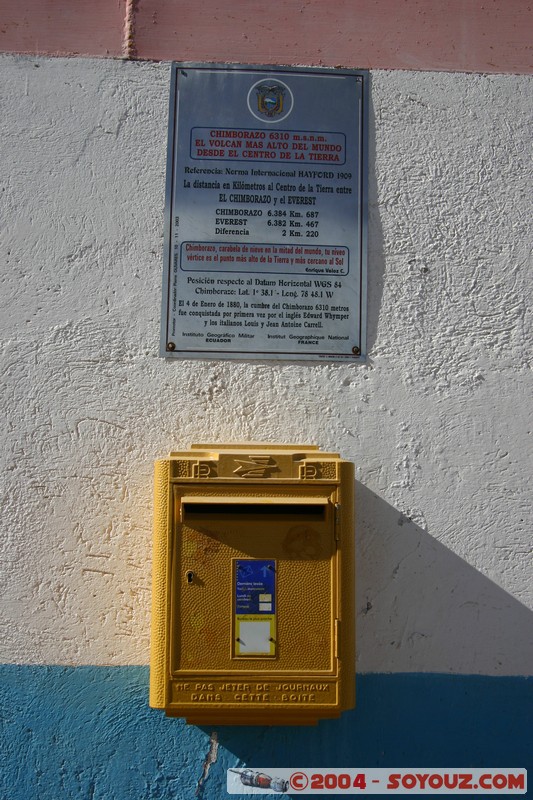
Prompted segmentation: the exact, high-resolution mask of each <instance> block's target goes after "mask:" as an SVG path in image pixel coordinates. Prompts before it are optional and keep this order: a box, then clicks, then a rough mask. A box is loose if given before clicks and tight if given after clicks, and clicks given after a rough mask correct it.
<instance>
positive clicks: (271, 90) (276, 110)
mask: <svg viewBox="0 0 533 800" xmlns="http://www.w3.org/2000/svg"><path fill="white" fill-rule="evenodd" d="M255 91H256V95H257V110H258V111H259V113H260V114H264V116H265V117H277V116H279V115H280V114H282V113H283V101H284V98H285V88H284V87H283V86H281V85H280V84H279V83H261V84H259V86H256V87H255Z"/></svg>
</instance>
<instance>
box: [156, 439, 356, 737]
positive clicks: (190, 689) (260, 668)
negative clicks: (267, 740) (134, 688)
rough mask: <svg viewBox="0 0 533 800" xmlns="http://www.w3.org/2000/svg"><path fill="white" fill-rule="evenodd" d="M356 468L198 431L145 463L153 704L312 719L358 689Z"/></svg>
mask: <svg viewBox="0 0 533 800" xmlns="http://www.w3.org/2000/svg"><path fill="white" fill-rule="evenodd" d="M353 498H354V467H353V464H351V463H350V462H348V461H343V460H342V459H340V457H339V456H338V455H337V454H336V453H322V452H320V450H319V448H318V447H315V446H313V445H303V446H301V445H271V444H268V445H267V444H265V445H263V444H253V445H252V444H245V445H244V444H235V445H232V444H216V445H215V444H197V445H192V447H191V449H190V450H189V451H187V452H183V453H171V454H170V456H169V457H168V458H166V459H163V460H162V461H157V462H156V466H155V525H154V561H153V602H152V645H151V659H150V705H151V706H153V707H154V708H163V709H165V711H166V713H167V714H168V715H169V716H179V717H186V719H187V722H190V723H195V724H204V723H206V724H218V725H220V724H227V725H254V724H255V725H309V724H315V723H316V722H317V721H318V720H319V719H323V718H328V717H338V716H339V715H340V713H341V712H342V711H343V710H345V709H348V708H352V707H353V705H354V702H355V622H354V508H353V506H354V500H353Z"/></svg>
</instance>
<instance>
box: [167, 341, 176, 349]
mask: <svg viewBox="0 0 533 800" xmlns="http://www.w3.org/2000/svg"><path fill="white" fill-rule="evenodd" d="M175 349H176V345H175V344H174V342H167V350H175Z"/></svg>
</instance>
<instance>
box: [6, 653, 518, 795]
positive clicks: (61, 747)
mask: <svg viewBox="0 0 533 800" xmlns="http://www.w3.org/2000/svg"><path fill="white" fill-rule="evenodd" d="M147 694H148V668H147V667H78V668H68V667H19V666H12V665H8V666H0V695H1V709H2V711H1V714H2V727H1V734H0V752H1V766H2V770H1V771H0V798H2V800H4V798H5V800H33V798H35V800H67V799H68V798H76V800H79V798H87V799H88V800H151V799H152V798H153V799H154V800H155V798H157V800H167V798H168V800H170V799H171V798H172V800H181V798H191V799H192V798H194V797H195V796H199V797H201V798H203V800H211V798H213V800H215V798H216V800H219V799H220V798H223V797H227V796H228V795H227V794H226V789H225V786H226V769H227V768H228V767H232V766H243V765H246V766H251V767H254V766H258V767H262V766H271V767H273V766H278V767H293V766H294V767H306V766H313V767H463V768H464V767H487V768H491V767H521V768H526V769H528V768H530V770H532V771H530V775H529V777H530V780H531V781H533V724H532V721H533V679H531V678H509V677H501V678H489V677H482V676H462V675H459V676H457V675H455V676H453V675H433V674H400V675H398V674H395V675H385V674H379V675H377V674H372V675H359V676H358V678H357V697H358V705H357V708H356V709H355V710H354V711H351V712H348V713H346V714H344V715H343V716H342V718H341V719H340V720H334V721H325V722H321V723H320V724H319V725H318V726H317V727H316V728H297V727H292V728H276V727H267V726H265V727H264V728H261V727H249V728H236V727H233V728H231V727H223V728H218V738H219V742H220V746H219V750H218V759H217V761H216V763H214V764H212V765H211V767H210V770H209V775H208V777H207V780H205V782H203V783H201V785H200V787H199V789H197V785H198V781H199V779H200V778H201V776H202V771H203V765H204V760H205V758H206V755H207V752H208V750H209V736H210V733H211V731H209V730H201V729H199V728H196V727H192V726H186V725H185V724H184V723H183V721H182V720H178V719H168V718H166V717H165V715H164V714H163V713H162V712H160V711H156V710H152V709H150V708H148V705H147ZM528 795H531V796H532V797H533V792H531V791H530V792H529V793H528ZM522 796H523V795H522ZM233 797H236V795H233ZM315 797H318V795H315ZM373 797H377V795H373ZM388 797H389V798H390V795H389V796H388Z"/></svg>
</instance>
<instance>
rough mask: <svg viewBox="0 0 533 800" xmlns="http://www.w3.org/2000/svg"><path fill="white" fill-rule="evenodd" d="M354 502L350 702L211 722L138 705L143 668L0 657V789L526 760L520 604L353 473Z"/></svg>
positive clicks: (135, 790)
mask: <svg viewBox="0 0 533 800" xmlns="http://www.w3.org/2000/svg"><path fill="white" fill-rule="evenodd" d="M357 508H358V523H357V532H358V554H359V570H358V586H359V595H358V601H357V609H358V652H359V660H358V670H359V671H360V670H364V671H363V672H361V671H360V672H359V674H358V676H357V706H356V708H355V709H354V710H352V711H349V712H345V713H344V714H343V715H342V716H341V718H340V719H338V720H324V721H322V722H320V723H319V724H318V725H317V726H316V727H309V728H308V727H286V728H285V727H276V726H266V725H265V726H264V727H263V726H258V727H255V726H254V727H229V726H228V727H219V728H218V729H217V730H216V731H213V730H212V729H210V728H205V729H200V728H197V727H196V726H193V725H189V726H188V725H185V723H184V721H183V720H180V719H169V718H166V717H165V716H164V714H163V713H162V712H161V711H159V710H153V709H150V708H148V668H147V667H138V666H137V667H136V666H126V667H92V666H86V667H77V668H72V667H59V666H57V667H38V666H17V665H14V664H11V665H4V666H0V705H1V707H2V724H1V726H0V753H1V754H2V767H3V769H2V771H0V797H9V798H10V800H27V798H29V797H38V798H39V800H52V798H57V797H61V798H63V797H64V798H67V797H73V798H74V797H95V798H96V797H112V798H113V800H131V798H134V797H135V798H137V797H139V798H140V797H142V798H146V800H150V798H153V800H156V798H157V800H175V798H179V799H180V800H181V799H182V798H191V800H193V798H200V800H215V799H216V800H219V798H221V797H226V796H227V795H226V770H227V769H229V768H235V767H237V768H238V767H243V766H246V767H250V768H252V769H254V768H257V769H265V770H269V772H270V774H275V770H276V768H309V767H317V768H328V767H330V768H340V767H349V768H357V767H361V768H372V767H385V768H392V769H394V768H402V767H404V768H422V769H424V768H425V769H428V768H439V767H443V768H444V767H447V768H450V767H452V768H467V767H480V768H483V767H486V768H498V767H508V768H525V769H529V770H531V769H533V763H532V753H533V734H532V727H531V718H532V717H533V679H531V678H526V677H520V675H519V673H520V672H522V673H523V672H525V671H526V669H527V667H528V665H529V666H530V665H531V663H532V660H531V657H530V653H531V646H532V644H531V643H532V641H533V636H532V629H531V619H532V614H531V612H529V611H528V610H527V609H525V608H524V606H522V605H521V604H520V603H518V602H517V601H516V600H514V599H513V598H512V597H511V596H510V595H508V594H507V593H506V592H504V591H503V590H502V589H500V588H499V587H497V586H496V585H495V584H493V583H492V582H491V581H490V580H488V579H487V578H486V577H484V576H482V575H481V574H480V573H479V572H477V571H476V570H475V569H473V568H472V567H470V566H469V565H468V564H466V563H465V562H464V561H463V560H462V559H461V558H459V557H458V556H456V555H454V554H453V553H451V552H450V551H449V550H448V549H447V548H445V547H444V546H443V545H441V544H439V543H438V542H436V541H435V540H434V539H433V538H432V537H430V536H429V535H428V534H427V533H426V532H424V531H423V530H422V529H421V528H419V527H418V526H416V525H415V524H413V523H412V522H411V521H409V520H408V519H407V518H406V517H404V516H402V514H400V513H399V512H398V511H396V510H395V509H394V508H392V507H391V506H389V505H388V504H387V503H385V502H384V501H383V500H381V499H380V498H379V497H377V496H376V495H375V494H373V493H372V492H371V491H370V490H369V489H366V488H365V487H364V486H362V485H361V484H358V485H357ZM369 670H372V671H369ZM391 670H393V672H391ZM466 672H471V673H474V674H469V675H468V674H461V673H466ZM482 672H485V673H489V674H485V675H483V674H475V673H482ZM513 672H514V673H515V676H513V675H512V674H511V673H513ZM443 673H444V674H443ZM446 673H450V674H446ZM498 673H501V675H500V676H498ZM21 765H22V766H23V768H22V769H21ZM285 796H297V795H285ZM381 796H383V795H373V797H376V798H377V797H381ZM387 796H388V797H390V795H387ZM232 797H235V798H239V797H240V798H242V797H244V795H232Z"/></svg>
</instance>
